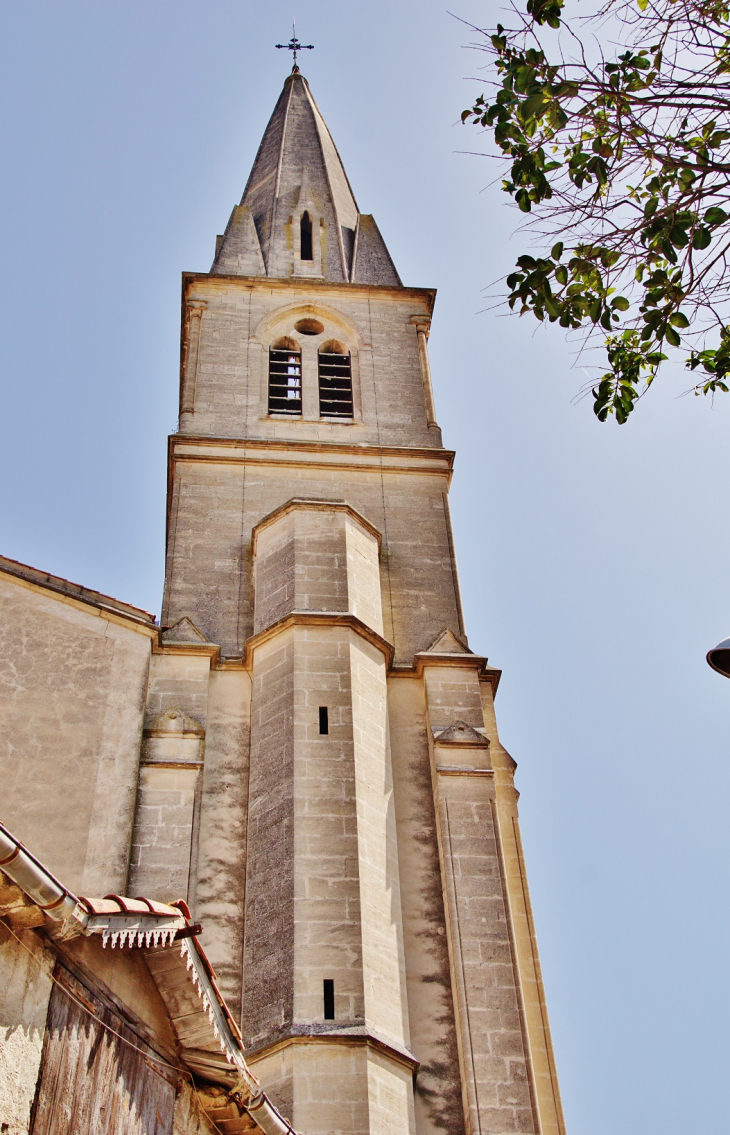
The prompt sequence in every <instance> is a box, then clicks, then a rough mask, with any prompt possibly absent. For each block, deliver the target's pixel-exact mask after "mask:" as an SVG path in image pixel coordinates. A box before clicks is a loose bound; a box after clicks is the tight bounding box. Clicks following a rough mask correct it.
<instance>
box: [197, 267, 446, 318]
mask: <svg viewBox="0 0 730 1135" xmlns="http://www.w3.org/2000/svg"><path fill="white" fill-rule="evenodd" d="M196 284H202V285H203V286H204V288H205V290H207V289H208V288H212V289H217V290H225V289H228V288H230V287H231V286H233V287H239V288H241V289H251V288H261V289H262V290H265V291H267V292H284V293H287V292H297V291H300V292H302V293H303V294H304V295H306V297H307V299H309V300H310V301H311V295H312V281H311V280H310V279H307V278H305V277H302V276H293V277H291V278H288V279H280V278H276V277H272V276H219V275H217V274H216V275H215V276H213V275H211V273H209V272H183V274H182V302H183V308H184V306H185V303H186V301H188V297H189V296H190V292H191V291H192V290H193V289H194V287H195V285H196ZM316 285H317V291H318V292H321V293H323V294H324V293H326V294H328V295H330V296H336V295H342V296H343V297H347V298H348V299H351V298H354V297H356V296H357V295H358V293H359V294H360V295H361V296H363V297H367V296H372V295H373V294H374V295H377V296H382V297H383V298H393V299H396V300H400V301H402V300H403V298H404V296H413V298H414V299H419V300H421V301H425V304H426V308H427V310H428V313H429V315H430V314H431V313H432V312H433V306H434V303H435V302H436V289H435V288H405V287H403V286H401V287H397V286H396V285H391V284H350V283H344V282H343V283H338V282H335V281H327V280H317V282H316ZM201 290H203V289H201ZM190 298H193V297H190ZM194 298H195V299H199V298H200V297H199V296H195V297H194Z"/></svg>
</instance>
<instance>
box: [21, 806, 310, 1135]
mask: <svg viewBox="0 0 730 1135" xmlns="http://www.w3.org/2000/svg"><path fill="white" fill-rule="evenodd" d="M0 918H7V919H8V921H9V923H10V926H11V927H13V926H15V927H16V928H17V929H21V928H25V929H30V928H43V929H45V930H46V931H47V932H48V933H49V935H50V937H51V938H52V939H53V940H54V941H57V942H63V941H66V940H68V939H71V938H75V937H78V936H80V935H85V936H86V937H90V936H92V935H94V936H95V935H98V936H99V937H100V938H101V943H102V946H103V947H106V948H108V949H110V950H114V949H116V950H120V951H121V950H124V949H135V950H139V951H141V952H142V953H143V955H144V958H145V962H146V964H147V968H148V969H149V971H150V973H151V974H152V977H153V979H154V981H155V984H156V986H157V989H158V991H159V993H160V996H161V997H162V1000H163V1002H164V1003H165V1006H166V1008H167V1012H168V1015H169V1018H170V1021H171V1023H172V1026H173V1028H174V1030H175V1034H176V1037H177V1040H178V1044H179V1046H180V1056H181V1059H182V1061H183V1064H184V1066H185V1067H187V1068H188V1069H189V1070H190V1072H192V1073H193V1074H194V1075H195V1076H196V1077H198V1078H200V1080H202V1081H203V1082H204V1083H205V1084H208V1085H219V1088H220V1089H221V1091H220V1092H219V1094H218V1095H216V1094H215V1090H213V1093H212V1094H211V1090H210V1089H209V1090H208V1092H207V1093H205V1094H204V1095H203V1097H202V1098H203V1102H204V1103H205V1105H206V1110H207V1111H208V1114H209V1115H210V1117H211V1118H213V1119H214V1121H215V1122H216V1123H217V1124H218V1125H219V1127H220V1129H221V1130H224V1131H227V1132H230V1135H233V1133H234V1132H237V1131H239V1130H245V1129H249V1128H250V1127H251V1126H252V1121H253V1123H254V1124H255V1125H256V1126H257V1127H259V1128H260V1130H261V1131H262V1132H264V1135H295V1133H294V1132H293V1130H292V1128H291V1126H290V1124H289V1123H288V1121H287V1120H285V1119H284V1118H283V1117H282V1116H281V1114H280V1113H279V1112H278V1110H277V1109H276V1107H275V1106H274V1105H273V1104H272V1103H271V1101H270V1100H269V1098H268V1096H267V1095H266V1094H265V1093H264V1092H262V1090H261V1088H260V1086H259V1083H258V1081H257V1080H256V1078H255V1076H253V1074H252V1073H251V1072H250V1071H249V1069H248V1066H247V1064H246V1061H245V1058H244V1053H243V1042H242V1040H241V1034H240V1032H239V1029H238V1026H237V1025H236V1022H235V1021H234V1019H233V1017H232V1016H231V1013H230V1011H229V1009H228V1006H227V1005H226V1002H225V999H224V998H223V995H222V994H221V992H220V990H219V989H218V985H217V983H216V976H215V973H214V971H213V968H212V966H211V964H210V962H209V961H208V958H207V957H206V955H205V952H204V950H203V949H202V947H201V945H200V943H199V942H198V940H197V935H198V934H199V933H200V931H201V926H200V924H199V923H193V922H192V919H191V917H190V911H189V910H188V908H187V906H186V904H185V903H184V902H182V901H177V902H175V903H173V904H167V903H161V902H157V901H155V900H152V899H146V898H134V899H133V898H127V897H126V896H123V895H106V896H105V898H82V897H77V896H76V895H74V894H73V893H72V892H71V891H69V890H68V889H67V888H66V887H64V885H63V884H62V883H61V882H59V880H58V879H57V878H56V877H55V876H54V875H52V874H51V872H50V871H49V870H48V869H47V868H46V867H44V865H43V864H42V863H41V862H40V860H39V859H37V858H36V857H35V856H34V855H33V854H32V853H31V852H30V851H29V850H28V849H27V848H26V847H24V846H23V844H22V843H20V841H19V840H17V839H16V838H15V837H14V836H13V835H12V834H11V832H10V831H8V829H7V828H6V827H5V826H4V825H3V824H1V823H0Z"/></svg>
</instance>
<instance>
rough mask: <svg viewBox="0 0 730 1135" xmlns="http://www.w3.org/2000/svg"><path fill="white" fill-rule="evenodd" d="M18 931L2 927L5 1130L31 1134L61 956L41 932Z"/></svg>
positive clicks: (0, 1048)
mask: <svg viewBox="0 0 730 1135" xmlns="http://www.w3.org/2000/svg"><path fill="white" fill-rule="evenodd" d="M16 933H17V935H18V938H20V940H21V941H20V942H18V941H17V940H16V939H15V938H14V937H13V936H12V934H11V933H10V931H9V930H8V929H7V927H6V926H4V925H3V924H2V923H0V991H2V996H0V1130H2V1131H3V1132H4V1133H6V1135H27V1131H28V1127H29V1124H30V1112H31V1108H32V1106H33V1098H34V1096H35V1090H36V1082H37V1080H38V1070H39V1068H40V1063H41V1052H42V1049H43V1034H44V1032H45V1027H46V1013H47V1011H48V1001H49V998H50V996H51V989H52V987H53V983H52V981H51V973H52V972H53V966H54V964H55V957H54V955H53V953H52V952H51V950H50V949H49V948H48V947H46V946H44V945H43V943H42V942H41V940H40V938H39V937H38V935H37V934H34V933H33V932H32V931H27V930H20V931H16ZM21 943H22V944H21Z"/></svg>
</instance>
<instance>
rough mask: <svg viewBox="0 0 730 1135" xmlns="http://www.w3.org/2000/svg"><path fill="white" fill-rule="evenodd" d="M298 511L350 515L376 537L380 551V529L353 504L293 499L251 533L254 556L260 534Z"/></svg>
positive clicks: (257, 525) (265, 518)
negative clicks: (285, 516)
mask: <svg viewBox="0 0 730 1135" xmlns="http://www.w3.org/2000/svg"><path fill="white" fill-rule="evenodd" d="M296 509H307V510H309V511H313V512H346V513H349V515H350V516H351V517H352V518H353V519H354V520H356V521H357V523H358V524H359V525H360V527H361V528H364V529H365V531H366V532H369V533H370V535H371V536H374V537H375V539H376V540H377V542H378V549H380V543H381V536H380V533H379V532H378V529H377V528H376V527H375V525H374V524H371V523H370V521H369V520H368V519H367V518H366V517H364V516H363V515H362V513H361V512H358V511H357V509H356V508H353V507H352V505H351V504H348V503H347V501H345V500H316V499H312V498H309V497H292V498H291V499H290V500H288V501H286V503H285V504H282V505H279V507H278V508H275V509H274V511H273V512H270V513H269V514H268V515H267V516H265V517H264V518H263V520H260V521H259V522H258V524H256V525H254V527H253V529H252V531H251V549H252V553H253V555H254V556H255V555H256V541H257V538H258V535H259V532H261V531H262V529H264V528H268V526H269V525H270V524H273V523H274V522H275V521H277V520H278V519H279V517H281V516H284V515H285V514H286V513H287V512H294V511H295V510H296Z"/></svg>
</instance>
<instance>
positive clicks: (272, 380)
mask: <svg viewBox="0 0 730 1135" xmlns="http://www.w3.org/2000/svg"><path fill="white" fill-rule="evenodd" d="M269 413H270V414H289V415H291V416H297V417H301V413H302V353H301V351H285V350H277V349H275V348H273V347H272V348H271V350H270V351H269Z"/></svg>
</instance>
